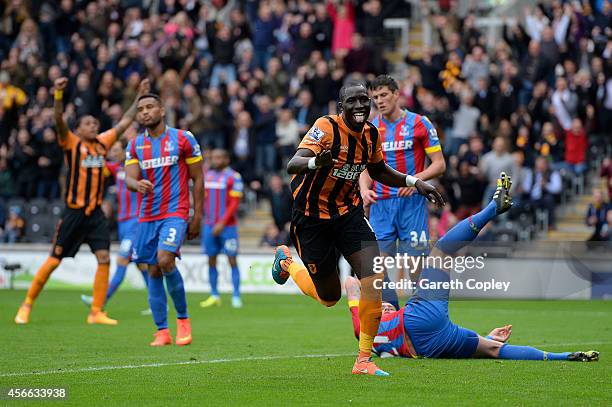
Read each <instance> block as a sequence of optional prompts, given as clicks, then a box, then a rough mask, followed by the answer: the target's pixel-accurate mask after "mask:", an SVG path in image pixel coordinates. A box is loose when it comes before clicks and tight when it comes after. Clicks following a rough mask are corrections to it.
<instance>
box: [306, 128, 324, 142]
mask: <svg viewBox="0 0 612 407" xmlns="http://www.w3.org/2000/svg"><path fill="white" fill-rule="evenodd" d="M324 135H325V132H324V131H323V130H321V129H320V128H318V127H313V128H312V129H310V131H309V132H308V137H310V138H311V139H313V140H314V141H321V138H322V137H323V136H324Z"/></svg>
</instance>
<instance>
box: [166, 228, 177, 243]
mask: <svg viewBox="0 0 612 407" xmlns="http://www.w3.org/2000/svg"><path fill="white" fill-rule="evenodd" d="M175 240H176V228H170V229H168V239H167V241H168V242H170V243H174V241H175Z"/></svg>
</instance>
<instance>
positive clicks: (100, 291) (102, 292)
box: [91, 263, 110, 312]
mask: <svg viewBox="0 0 612 407" xmlns="http://www.w3.org/2000/svg"><path fill="white" fill-rule="evenodd" d="M109 267H110V265H109V264H108V263H106V264H98V269H97V270H96V278H95V279H94V285H93V301H92V303H91V312H98V311H102V307H104V302H105V301H106V291H107V290H108V274H109Z"/></svg>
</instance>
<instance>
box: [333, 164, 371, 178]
mask: <svg viewBox="0 0 612 407" xmlns="http://www.w3.org/2000/svg"><path fill="white" fill-rule="evenodd" d="M365 169H366V166H365V164H353V165H351V164H344V165H343V166H342V168H334V171H333V172H332V175H333V176H334V177H337V178H343V179H345V180H347V181H354V180H356V179H357V178H359V175H360V174H361V173H362V172H363V171H364V170H365Z"/></svg>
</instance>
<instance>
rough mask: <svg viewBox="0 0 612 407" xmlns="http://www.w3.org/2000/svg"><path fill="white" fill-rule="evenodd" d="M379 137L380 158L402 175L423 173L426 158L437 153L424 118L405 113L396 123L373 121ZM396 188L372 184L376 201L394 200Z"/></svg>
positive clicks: (435, 137)
mask: <svg viewBox="0 0 612 407" xmlns="http://www.w3.org/2000/svg"><path fill="white" fill-rule="evenodd" d="M372 124H374V125H375V126H376V127H377V128H378V131H379V133H380V137H381V144H382V151H383V157H384V159H385V161H386V162H387V164H389V166H390V167H392V168H394V169H396V170H397V171H400V172H403V173H405V174H410V175H414V174H418V173H419V172H421V171H423V170H424V169H425V155H426V154H429V153H433V152H435V151H440V150H441V149H442V148H441V146H440V140H439V139H438V135H437V133H436V129H435V127H434V126H433V125H432V124H431V122H430V121H429V119H428V118H427V117H425V116H421V115H419V114H416V113H413V112H409V111H407V110H404V111H403V112H402V115H401V117H400V118H399V119H398V120H397V121H395V122H388V121H387V120H385V119H384V118H383V117H382V115H378V116H376V117H375V118H374V120H373V121H372ZM397 191H398V188H395V187H388V186H386V185H383V184H381V183H379V182H374V192H376V195H378V199H387V198H394V197H397Z"/></svg>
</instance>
